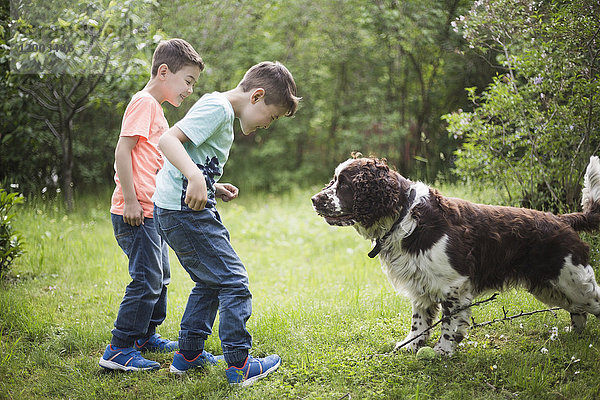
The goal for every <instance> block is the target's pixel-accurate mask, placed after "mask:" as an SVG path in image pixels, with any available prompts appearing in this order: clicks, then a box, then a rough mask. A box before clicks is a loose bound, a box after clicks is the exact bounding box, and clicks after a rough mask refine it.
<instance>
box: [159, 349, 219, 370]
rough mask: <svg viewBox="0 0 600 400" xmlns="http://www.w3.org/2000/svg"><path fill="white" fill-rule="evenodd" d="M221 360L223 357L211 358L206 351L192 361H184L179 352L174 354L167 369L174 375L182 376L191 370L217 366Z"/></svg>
mask: <svg viewBox="0 0 600 400" xmlns="http://www.w3.org/2000/svg"><path fill="white" fill-rule="evenodd" d="M222 359H223V356H216V357H215V356H213V355H212V354H210V353H209V352H207V351H206V350H205V351H203V352H202V353H200V354H198V356H197V357H196V358H194V359H193V360H189V361H188V360H186V358H185V357H184V356H183V354H181V353H180V352H178V351H177V352H175V355H174V356H173V363H172V364H171V368H170V369H169V370H170V371H171V372H172V373H174V374H180V375H181V374H184V373H186V372H187V371H188V370H189V369H192V368H206V367H208V366H211V365H217V363H218V362H219V361H220V360H222Z"/></svg>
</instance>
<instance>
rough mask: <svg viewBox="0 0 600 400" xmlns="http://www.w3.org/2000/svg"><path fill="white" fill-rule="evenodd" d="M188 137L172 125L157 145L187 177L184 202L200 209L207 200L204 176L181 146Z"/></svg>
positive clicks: (195, 208)
mask: <svg viewBox="0 0 600 400" xmlns="http://www.w3.org/2000/svg"><path fill="white" fill-rule="evenodd" d="M187 141H189V139H188V137H187V136H186V135H185V134H184V133H183V132H182V131H181V129H179V128H178V127H177V126H174V127H172V128H171V129H169V130H168V131H167V132H165V134H164V135H162V136H161V138H160V140H159V141H158V147H160V150H161V151H162V153H163V154H164V156H165V157H166V158H167V160H169V162H170V163H171V164H173V165H174V166H175V168H177V169H178V170H179V171H181V173H182V174H183V175H184V176H185V177H186V178H187V180H188V186H187V192H186V195H185V204H187V206H188V207H189V208H191V209H192V210H196V211H199V210H202V209H203V208H204V206H205V205H206V202H207V201H208V193H207V190H206V180H205V179H206V178H205V177H204V174H203V173H202V171H201V170H200V169H199V168H198V167H197V166H196V164H195V163H194V161H193V160H192V159H191V158H190V156H189V155H188V153H187V151H185V148H184V147H183V143H185V142H187Z"/></svg>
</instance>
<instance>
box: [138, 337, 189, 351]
mask: <svg viewBox="0 0 600 400" xmlns="http://www.w3.org/2000/svg"><path fill="white" fill-rule="evenodd" d="M135 348H136V349H137V350H139V351H141V352H142V353H143V352H146V351H153V352H158V353H170V352H172V351H177V350H179V342H175V341H173V340H168V339H163V338H161V337H160V335H159V334H158V333H155V334H154V335H152V336H150V337H149V338H144V339H138V340H136V341H135Z"/></svg>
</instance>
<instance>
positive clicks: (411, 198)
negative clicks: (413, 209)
mask: <svg viewBox="0 0 600 400" xmlns="http://www.w3.org/2000/svg"><path fill="white" fill-rule="evenodd" d="M416 195H417V192H416V191H415V189H410V192H409V193H408V201H407V205H406V207H404V208H403V209H402V211H400V216H398V219H397V220H396V221H395V222H394V224H393V225H392V227H391V228H390V230H389V231H387V233H386V234H385V235H383V236H382V237H381V238H379V239H377V240H375V247H373V250H371V251H370V252H369V257H371V258H375V257H376V256H377V254H379V252H380V251H381V246H382V244H383V243H384V242H385V241H386V239H387V238H388V237H389V236H390V235H391V234H392V232H393V231H394V229H396V227H397V226H398V224H400V222H402V220H403V219H404V217H406V214H408V210H409V209H410V206H411V204H412V202H413V201H414V200H415V196H416Z"/></svg>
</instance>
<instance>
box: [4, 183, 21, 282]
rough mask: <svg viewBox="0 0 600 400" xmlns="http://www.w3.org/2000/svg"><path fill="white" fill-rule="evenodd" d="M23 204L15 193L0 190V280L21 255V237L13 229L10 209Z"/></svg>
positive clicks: (12, 214) (12, 216) (12, 215)
mask: <svg viewBox="0 0 600 400" xmlns="http://www.w3.org/2000/svg"><path fill="white" fill-rule="evenodd" d="M22 202H23V197H22V196H20V195H18V194H17V193H8V192H6V191H5V190H4V189H2V188H0V279H1V278H4V277H5V275H6V273H7V272H8V269H9V268H10V266H11V264H12V262H13V261H14V260H15V258H17V257H19V256H20V255H21V254H23V246H22V245H23V243H22V237H21V235H20V234H19V233H18V232H16V231H15V230H14V229H13V226H12V219H13V218H14V216H15V214H14V213H13V212H12V208H13V207H14V206H15V205H17V204H20V203H22Z"/></svg>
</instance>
